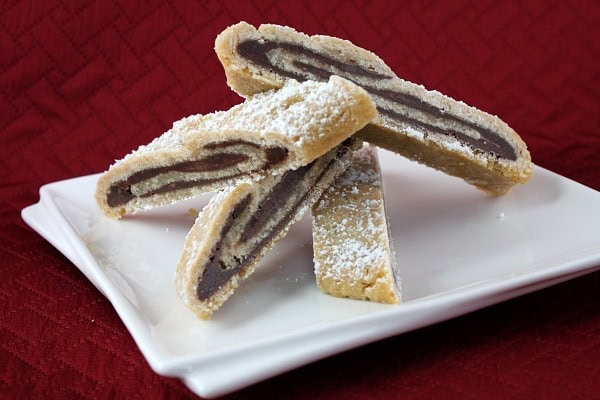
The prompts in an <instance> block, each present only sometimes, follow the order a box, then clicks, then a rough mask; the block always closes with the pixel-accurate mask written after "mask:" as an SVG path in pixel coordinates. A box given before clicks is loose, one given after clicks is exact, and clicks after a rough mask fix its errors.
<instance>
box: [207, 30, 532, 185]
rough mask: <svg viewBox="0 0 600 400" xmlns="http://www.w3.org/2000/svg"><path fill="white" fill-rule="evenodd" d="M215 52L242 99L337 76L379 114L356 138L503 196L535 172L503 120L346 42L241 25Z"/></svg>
mask: <svg viewBox="0 0 600 400" xmlns="http://www.w3.org/2000/svg"><path fill="white" fill-rule="evenodd" d="M215 50H216V52H217V56H218V57H219V59H220V61H221V63H222V64H223V67H224V68H225V73H226V75H227V82H228V84H229V86H231V88H232V89H233V90H235V91H236V92H238V93H239V94H241V95H243V96H249V95H252V94H254V93H257V92H262V91H265V90H269V89H273V88H277V87H281V86H282V85H283V84H284V83H285V82H286V81H288V80H297V81H305V80H327V79H328V78H329V77H330V76H331V75H339V76H342V77H344V78H346V79H348V80H351V81H353V82H354V83H356V84H358V85H360V86H362V87H363V88H364V89H365V90H366V91H367V92H368V93H369V94H370V95H371V96H372V97H373V100H374V101H375V103H376V105H377V110H378V112H379V117H378V118H377V119H376V120H375V121H373V122H372V123H370V124H369V125H368V126H367V127H366V128H365V129H362V130H361V131H360V132H359V133H358V134H357V135H358V137H359V138H361V139H364V140H366V141H368V142H370V143H373V144H375V145H377V146H381V147H383V148H386V149H389V150H392V151H394V152H396V153H398V154H401V155H403V156H405V157H407V158H409V159H412V160H415V161H418V162H420V163H423V164H425V165H428V166H431V167H433V168H436V169H438V170H441V171H444V172H446V173H447V174H450V175H453V176H457V177H460V178H462V179H464V180H465V181H467V182H469V183H470V184H473V185H475V186H476V187H478V188H479V189H481V190H483V191H485V192H487V193H490V194H503V193H506V192H507V191H508V190H509V189H510V188H511V187H512V186H513V185H514V184H516V183H526V182H527V181H528V180H529V178H530V176H531V174H532V171H533V164H532V162H531V157H530V154H529V152H528V151H527V147H526V145H525V143H524V142H523V141H522V140H521V138H520V137H519V135H518V134H517V133H516V132H515V131H514V130H513V129H511V128H510V127H509V126H508V125H507V124H505V123H504V122H503V121H501V120H500V119H499V118H498V117H496V116H492V115H490V114H487V113H485V112H483V111H481V110H478V109H476V108H474V107H470V106H468V105H466V104H464V103H462V102H459V101H456V100H453V99H451V98H449V97H447V96H445V95H443V94H441V93H439V92H436V91H429V90H426V89H425V88H424V87H422V86H420V85H417V84H414V83H411V82H407V81H405V80H402V79H400V78H398V77H397V76H396V74H395V73H394V72H393V71H392V70H391V69H390V68H389V67H388V66H387V65H386V64H385V63H384V62H383V61H382V60H381V59H380V58H379V57H377V56H376V55H375V54H373V53H371V52H369V51H367V50H364V49H361V48H359V47H357V46H355V45H353V44H352V43H350V42H349V41H346V40H342V39H338V38H333V37H328V36H322V35H315V36H307V35H305V34H303V33H299V32H296V31H295V30H293V29H292V28H289V27H284V26H278V25H261V26H260V27H259V28H258V29H255V28H254V27H253V26H251V25H249V24H247V23H245V22H241V23H239V24H237V25H234V26H231V27H229V28H227V29H226V30H225V31H223V32H222V33H221V34H220V35H219V36H218V37H217V39H216V42H215Z"/></svg>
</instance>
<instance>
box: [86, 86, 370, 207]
mask: <svg viewBox="0 0 600 400" xmlns="http://www.w3.org/2000/svg"><path fill="white" fill-rule="evenodd" d="M376 115H377V112H376V109H375V105H374V104H373V101H372V99H371V97H370V96H369V95H368V94H367V93H366V92H365V91H364V90H363V89H361V88H360V87H359V86H357V85H355V84H353V83H351V82H350V81H347V80H345V79H343V78H340V77H337V76H336V77H332V78H331V79H329V80H328V81H327V82H323V83H321V82H314V81H307V82H303V83H298V82H295V81H290V83H289V84H287V85H285V87H283V88H282V89H280V90H273V91H267V92H265V93H260V94H257V95H255V96H252V97H251V98H249V99H247V100H246V101H245V102H244V103H242V104H239V105H236V106H234V107H232V108H231V109H229V110H227V111H219V112H215V113H212V114H207V115H193V116H190V117H187V118H184V119H182V120H180V121H177V122H176V123H175V124H173V127H172V128H171V129H170V130H169V131H167V132H165V133H164V134H162V135H161V136H159V137H158V138H156V139H155V140H153V141H152V142H151V143H150V144H148V145H145V146H141V147H140V148H138V149H137V150H136V151H134V152H132V153H131V154H129V155H127V156H125V157H124V158H123V159H122V160H120V161H117V162H116V163H115V164H113V165H112V166H111V167H110V168H109V170H108V171H107V172H106V173H104V174H103V175H102V176H101V177H100V179H99V180H98V184H97V188H96V200H97V203H98V204H99V206H100V208H101V209H102V211H103V212H104V213H105V214H106V215H108V216H110V217H113V218H119V217H121V216H122V215H124V214H128V213H133V212H135V211H139V210H145V209H149V208H152V207H156V206H161V205H165V204H169V203H172V202H175V201H177V200H181V199H185V198H190V197H193V196H195V195H197V194H199V193H202V192H207V191H213V190H217V189H221V188H225V187H228V186H230V185H233V184H236V183H238V182H239V181H240V180H242V179H249V178H253V179H258V178H260V177H261V176H262V175H265V174H281V173H283V172H284V171H286V170H289V169H296V168H298V167H300V166H303V165H306V164H308V163H310V162H312V161H313V160H315V159H316V158H318V157H319V156H321V155H322V154H324V153H326V152H327V151H329V150H330V149H331V148H333V147H334V146H337V145H338V144H340V143H341V142H342V141H344V140H345V139H347V138H348V137H349V136H351V135H352V134H354V133H355V132H356V131H357V130H358V129H360V128H362V127H364V126H365V125H366V124H367V123H368V122H369V121H371V120H372V119H374V118H375V117H376Z"/></svg>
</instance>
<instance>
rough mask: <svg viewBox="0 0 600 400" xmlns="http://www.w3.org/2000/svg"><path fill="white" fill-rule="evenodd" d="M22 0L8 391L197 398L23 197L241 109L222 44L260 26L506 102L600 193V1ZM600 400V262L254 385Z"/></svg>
mask: <svg viewBox="0 0 600 400" xmlns="http://www.w3.org/2000/svg"><path fill="white" fill-rule="evenodd" d="M174 3H175V4H169V3H166V2H165V3H161V2H150V4H148V3H147V2H129V1H123V2H113V1H12V0H7V1H4V2H2V4H1V5H0V27H1V28H0V95H1V96H0V126H1V128H0V129H1V142H0V152H1V155H0V163H1V168H0V174H1V175H0V177H1V179H0V205H1V206H0V207H1V208H0V215H1V222H0V226H1V227H2V229H1V230H0V235H1V236H0V239H1V240H0V259H1V261H0V263H1V265H2V267H1V271H2V273H1V274H2V275H1V279H0V288H1V289H0V310H1V312H2V315H1V319H0V397H4V398H30V397H33V398H35V397H50V398H61V399H62V398H139V397H144V398H191V397H193V396H194V395H193V394H192V393H191V392H190V391H189V390H188V389H187V388H186V387H185V386H184V385H183V384H182V383H181V382H180V381H178V380H177V379H172V378H165V377H161V376H159V375H157V374H155V373H154V372H152V371H151V369H150V368H149V366H148V365H147V363H146V362H145V360H144V359H143V357H142V355H141V354H140V352H139V351H138V349H137V347H136V346H135V344H134V342H133V340H132V338H131V336H130V335H129V333H128V332H127V330H126V329H125V327H124V326H123V324H122V323H121V321H120V320H119V318H118V317H117V315H116V314H115V312H114V310H113V308H112V306H111V304H110V303H109V302H108V301H107V300H106V299H105V298H104V297H103V296H102V295H101V294H100V292H98V291H97V290H96V289H95V288H94V287H93V286H92V285H91V284H90V283H89V282H88V281H87V280H86V279H85V277H84V276H83V275H82V274H81V273H80V272H79V271H78V270H77V269H76V268H75V267H74V266H73V265H72V264H71V263H69V261H68V260H67V259H66V258H65V257H63V256H62V255H61V254H60V253H59V252H58V251H57V250H55V249H54V248H53V247H52V246H51V245H50V244H48V243H47V242H46V241H44V240H43V239H42V238H41V237H40V236H38V235H37V234H36V233H34V232H33V231H32V230H31V229H30V228H28V227H27V226H26V225H25V223H24V222H23V221H22V220H21V217H20V215H19V213H20V210H21V209H22V208H23V207H25V206H27V205H30V204H32V203H35V202H36V201H37V200H38V189H39V187H40V186H41V185H43V184H45V183H49V182H53V181H56V180H60V179H65V178H70V177H75V176H80V175H86V174H90V173H95V172H100V171H103V170H104V169H105V168H106V167H107V166H108V165H109V164H110V163H111V162H112V161H113V160H114V159H115V158H120V157H122V156H123V155H124V154H126V153H128V152H129V151H130V150H131V149H133V148H135V147H137V146H138V145H139V144H142V143H146V142H148V141H149V140H150V139H151V138H153V137H154V136H156V135H158V134H160V133H162V132H163V131H164V130H165V129H167V128H168V127H170V125H171V123H172V122H173V121H175V120H177V119H179V118H181V117H183V116H186V115H189V114H193V113H205V112H210V111H214V110H218V109H225V108H228V107H229V106H230V105H232V104H234V103H237V102H239V98H238V97H237V96H236V95H234V94H232V93H231V92H230V90H229V89H228V87H227V86H226V84H225V79H224V74H223V72H222V68H221V66H220V64H219V63H218V60H217V58H216V57H215V55H214V52H213V43H214V38H215V36H216V35H217V34H218V33H219V32H220V31H221V30H222V29H223V28H225V27H226V26H228V25H230V24H233V23H235V22H238V21H240V20H247V21H248V22H250V23H253V24H260V23H263V22H271V23H280V24H286V25H291V26H294V27H296V28H297V29H298V30H301V31H304V32H307V33H311V34H312V33H324V34H330V35H335V36H340V37H343V38H347V39H350V40H352V41H354V42H355V43H356V44H358V45H360V46H362V47H365V48H368V49H370V50H372V51H374V52H376V53H377V54H379V55H380V56H381V57H382V58H383V59H384V60H386V61H387V62H388V64H389V65H390V66H391V67H392V68H393V69H394V70H395V71H396V72H397V74H398V75H400V76H401V77H404V78H406V79H409V80H412V81H415V82H418V83H422V84H424V85H425V86H426V87H428V88H430V89H437V90H440V91H442V92H444V93H446V94H449V95H451V96H452V97H454V98H457V99H461V100H464V101H465V102H467V103H469V104H472V105H475V106H477V107H479V108H481V109H484V110H486V111H488V112H490V113H493V114H497V115H499V116H500V117H501V118H502V119H504V120H505V121H506V122H508V123H509V124H510V125H511V126H513V127H514V128H515V130H516V131H517V132H519V133H520V134H521V136H522V137H523V138H524V139H525V141H526V142H527V143H528V145H529V148H530V150H531V153H532V156H533V159H534V161H535V162H536V163H537V164H538V165H540V166H543V167H546V168H548V169H550V170H553V171H555V172H557V173H559V174H562V175H564V176H567V177H569V178H572V179H574V180H576V181H578V182H581V183H583V184H585V185H588V186H591V187H592V188H594V189H596V190H598V189H600V156H599V155H598V154H599V153H600V64H599V62H598V54H600V8H599V7H600V6H599V5H598V4H599V3H598V2H596V1H578V2H548V1H540V0H533V1H526V2H514V1H488V0H485V1H472V2H471V1H460V0H459V1H452V2H440V3H436V2H414V3H413V2H408V3H407V4H403V3H404V2H392V1H389V2H377V5H371V4H370V2H366V1H338V2H326V1H318V2H313V1H308V2H300V1H290V2H281V4H279V2H261V1H254V2H241V1H240V2H238V1H236V2H227V1H223V0H220V1H196V2H192V1H189V2H186V1H180V2H174ZM599 240H600V238H599ZM384 396H385V398H399V399H400V398H402V399H412V398H423V399H430V398H446V397H447V398H461V399H468V398H473V399H480V398H486V399H492V398H545V399H547V398H582V399H591V398H600V273H594V274H591V275H587V276H584V277H582V278H578V279H575V280H572V281H570V282H567V283H563V284H561V285H558V286H555V287H552V288H548V289H545V290H542V291H539V292H536V293H533V294H530V295H527V296H524V297H521V298H518V299H515V300H512V301H509V302H506V303H503V304H500V305H496V306H493V307H490V308H487V309H484V310H481V311H478V312H475V313H472V314H469V315H467V316H464V317H461V318H457V319H454V320H452V321H449V322H445V323H441V324H437V325H435V326H431V327H428V328H425V329H421V330H418V331H416V332H412V333H408V334H404V335H400V336H397V337H394V338H391V339H388V340H385V341H382V342H378V343H375V344H372V345H369V346H366V347H362V348H359V349H356V350H353V351H350V352H347V353H344V354H342V355H338V356H335V357H331V358H329V359H326V360H324V361H321V362H318V363H315V364H312V365H309V366H306V367H303V368H301V369H299V370H295V371H293V372H290V373H287V374H285V375H283V376H279V377H276V378H273V379H270V380H268V381H266V382H263V383H260V384H257V385H255V386H253V387H250V388H248V389H245V390H242V391H240V392H238V393H235V394H232V395H230V396H229V397H228V398H231V399H245V398H266V397H269V398H288V399H290V398H291V399H304V398H311V399H329V398H337V397H339V398H353V399H367V398H383V397H384Z"/></svg>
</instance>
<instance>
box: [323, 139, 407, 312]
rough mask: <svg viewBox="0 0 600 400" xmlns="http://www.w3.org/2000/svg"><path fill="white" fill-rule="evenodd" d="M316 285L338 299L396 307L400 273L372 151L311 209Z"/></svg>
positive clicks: (356, 158)
mask: <svg viewBox="0 0 600 400" xmlns="http://www.w3.org/2000/svg"><path fill="white" fill-rule="evenodd" d="M312 234H313V253H314V255H313V258H314V268H315V275H316V280H317V285H318V286H319V288H320V289H321V291H323V292H324V293H327V294H331V295H333V296H336V297H347V298H351V299H357V300H370V301H375V302H379V303H389V304H396V303H400V301H401V295H400V274H399V271H398V268H397V265H396V259H395V255H394V250H393V246H392V240H391V236H390V231H389V227H388V220H387V216H386V210H385V202H384V193H383V184H382V181H381V172H380V169H379V162H378V159H377V153H376V149H375V148H373V147H370V146H368V145H367V146H365V147H363V148H362V149H360V150H358V151H356V152H354V154H353V156H352V159H351V162H350V165H349V166H348V168H347V169H346V171H345V172H344V173H343V174H342V175H340V176H339V177H338V178H337V179H336V181H335V182H334V183H333V184H332V185H331V187H330V188H329V189H327V190H326V191H325V192H324V193H323V195H322V196H321V198H320V199H319V201H318V202H317V203H315V205H314V206H313V209H312Z"/></svg>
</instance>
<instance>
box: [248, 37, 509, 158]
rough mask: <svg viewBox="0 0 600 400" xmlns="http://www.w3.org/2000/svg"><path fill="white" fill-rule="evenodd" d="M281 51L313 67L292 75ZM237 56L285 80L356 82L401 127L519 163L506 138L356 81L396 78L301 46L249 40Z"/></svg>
mask: <svg viewBox="0 0 600 400" xmlns="http://www.w3.org/2000/svg"><path fill="white" fill-rule="evenodd" d="M276 49H281V50H283V51H286V52H288V53H291V54H297V55H301V56H303V57H305V58H308V59H310V60H311V64H308V63H306V62H304V61H299V60H295V61H293V62H292V65H290V68H295V69H294V70H293V71H291V70H289V69H286V68H285V66H279V65H275V63H274V62H272V61H271V59H270V58H269V52H271V51H273V50H276ZM237 52H238V54H239V55H240V56H242V57H244V58H246V59H247V60H249V61H250V62H252V63H254V64H256V65H259V66H261V67H263V68H266V69H268V70H269V71H271V72H273V73H276V74H278V75H281V76H284V77H286V78H292V79H296V80H298V81H304V80H307V79H318V80H327V79H329V76H331V75H333V74H335V75H339V76H342V77H344V78H346V79H348V80H351V81H353V82H354V83H356V84H357V85H360V86H362V87H363V88H364V89H365V90H366V91H367V92H369V93H370V94H371V95H372V96H374V100H375V102H376V104H377V109H378V111H379V112H380V113H381V114H384V115H386V116H388V117H389V118H391V119H393V120H395V121H396V122H398V123H402V124H408V125H411V126H415V127H417V128H419V129H421V130H424V131H428V132H432V133H436V134H442V135H448V136H452V137H454V138H455V139H457V140H458V141H460V142H462V143H463V144H465V145H468V146H470V147H471V148H474V149H476V150H479V151H482V152H485V153H490V154H492V155H495V156H497V157H499V158H505V159H508V160H513V161H515V160H517V153H516V151H515V149H514V148H513V146H512V145H511V144H510V143H509V142H508V141H506V140H505V139H504V138H503V137H501V136H499V135H497V134H495V133H494V132H493V131H492V130H490V129H488V128H485V127H482V126H480V125H477V124H475V123H472V122H470V121H467V120H465V119H463V118H460V117H458V116H455V115H450V114H448V113H447V112H445V111H444V110H440V109H439V108H437V107H435V106H433V105H431V104H429V103H426V102H424V101H423V100H421V99H419V98H418V97H416V96H413V95H410V94H407V93H399V92H395V91H392V90H381V89H377V88H375V87H372V86H369V85H367V84H364V83H361V82H360V79H357V78H363V77H364V78H368V79H372V80H388V79H395V78H394V77H393V76H388V75H384V74H380V73H378V72H375V71H373V70H371V69H368V68H364V67H361V66H359V65H355V64H347V63H343V62H341V61H338V60H335V59H333V58H331V57H329V56H327V55H324V54H321V53H319V52H316V51H314V50H311V49H308V48H306V47H303V46H301V45H297V44H293V43H288V42H273V41H269V40H264V39H262V40H257V39H249V40H246V41H243V42H240V43H238V46H237ZM377 97H379V98H382V99H384V100H387V101H389V102H392V103H395V104H398V105H399V106H400V107H399V108H398V109H396V110H390V109H388V108H386V107H385V105H384V104H379V102H378V101H377ZM402 107H406V108H410V109H413V110H418V111H419V112H421V113H423V114H427V115H428V116H430V117H431V118H433V119H435V120H445V121H450V122H453V123H457V124H459V125H462V126H464V127H465V128H466V129H470V130H474V131H476V132H477V133H478V134H479V136H480V137H479V138H475V137H472V136H470V135H468V134H465V133H464V132H461V131H459V130H457V129H449V128H441V127H438V126H436V125H434V124H431V123H428V122H424V121H421V120H418V119H415V118H412V117H409V116H406V115H403V114H402V113H401V112H399V109H401V108H402Z"/></svg>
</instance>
